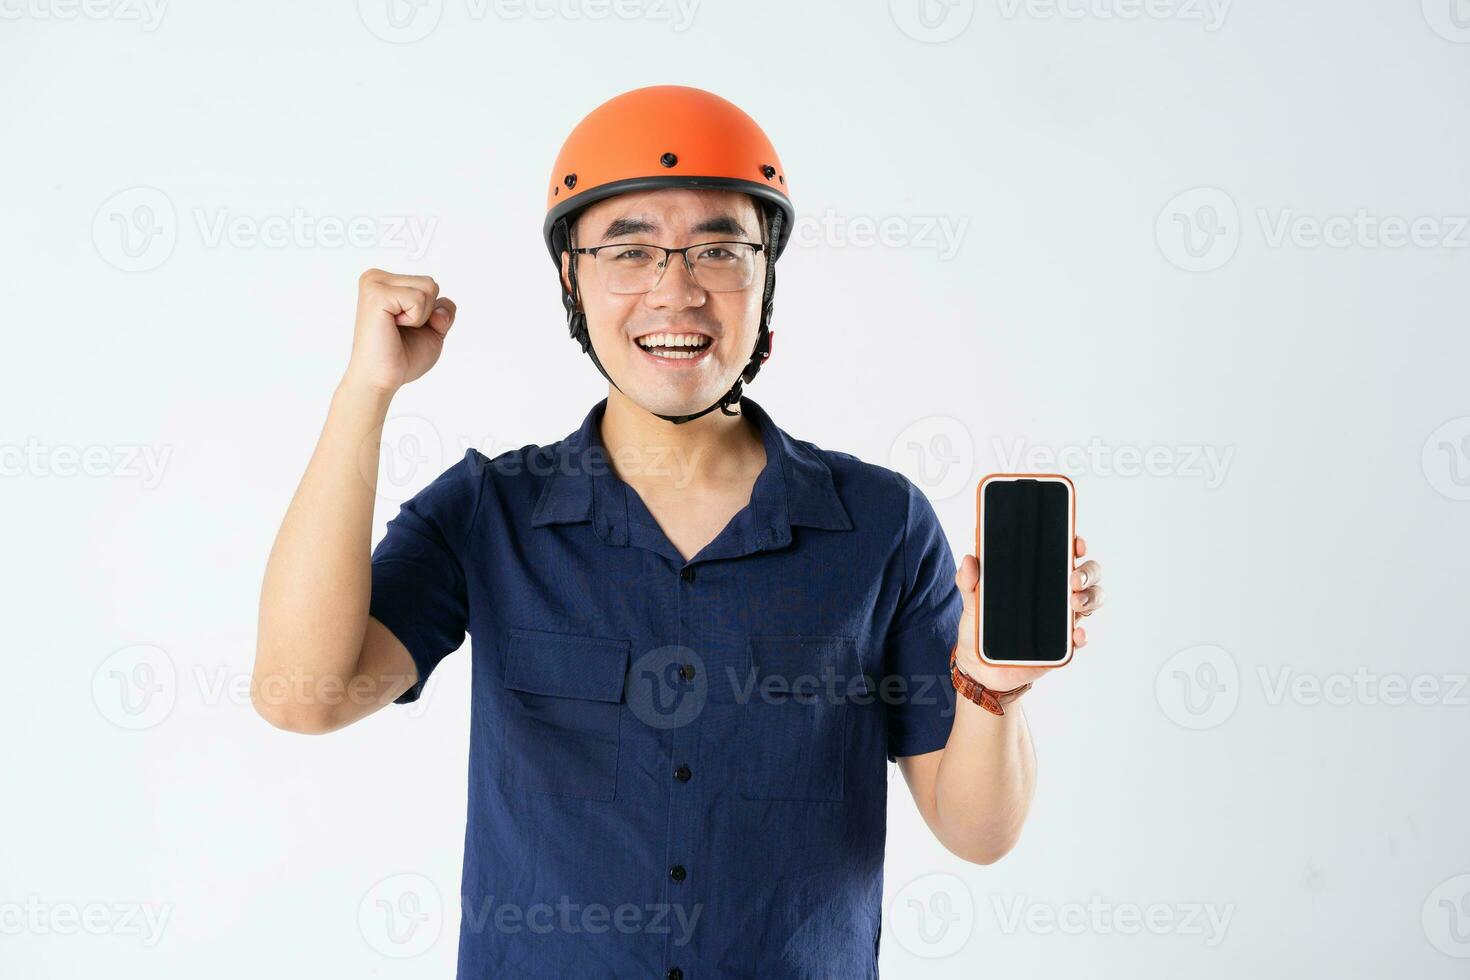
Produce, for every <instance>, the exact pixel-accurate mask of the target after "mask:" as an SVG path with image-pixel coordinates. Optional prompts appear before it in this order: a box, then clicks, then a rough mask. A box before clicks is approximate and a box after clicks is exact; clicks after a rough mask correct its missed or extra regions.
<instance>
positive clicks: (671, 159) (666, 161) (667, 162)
mask: <svg viewBox="0 0 1470 980" xmlns="http://www.w3.org/2000/svg"><path fill="white" fill-rule="evenodd" d="M658 162H659V163H661V164H663V165H664V166H665V167H672V166H673V165H674V164H676V163H678V162H679V158H678V157H676V156H674V155H673V154H672V153H665V154H664V155H663V156H661V157H659V158H658Z"/></svg>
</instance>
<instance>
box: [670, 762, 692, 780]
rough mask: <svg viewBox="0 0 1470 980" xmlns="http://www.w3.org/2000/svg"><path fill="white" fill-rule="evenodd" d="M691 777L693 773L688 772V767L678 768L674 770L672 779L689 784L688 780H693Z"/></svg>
mask: <svg viewBox="0 0 1470 980" xmlns="http://www.w3.org/2000/svg"><path fill="white" fill-rule="evenodd" d="M693 776H694V773H693V771H692V770H690V768H689V767H688V766H680V767H679V768H678V769H675V770H674V778H675V779H677V780H678V781H679V782H681V783H687V782H689V780H690V779H691V778H693Z"/></svg>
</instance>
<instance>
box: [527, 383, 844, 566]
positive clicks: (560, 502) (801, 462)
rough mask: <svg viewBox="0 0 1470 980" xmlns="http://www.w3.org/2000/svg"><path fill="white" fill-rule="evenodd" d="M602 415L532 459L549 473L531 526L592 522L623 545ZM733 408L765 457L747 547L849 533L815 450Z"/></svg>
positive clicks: (623, 519)
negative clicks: (814, 531)
mask: <svg viewBox="0 0 1470 980" xmlns="http://www.w3.org/2000/svg"><path fill="white" fill-rule="evenodd" d="M606 409H607V399H606V398H604V399H602V401H600V402H598V403H597V404H596V405H594V406H592V410H591V411H589V412H588V413H587V417H586V418H585V419H584V420H583V421H582V426H581V428H579V429H578V430H577V431H576V432H574V433H572V434H571V435H569V436H567V437H566V438H565V439H563V440H561V441H560V442H558V443H555V444H553V445H551V446H547V447H544V448H543V449H542V450H541V453H540V454H538V457H537V460H536V462H537V463H538V464H539V465H540V466H541V467H543V469H542V471H543V472H544V471H545V469H548V468H549V470H550V476H549V477H548V479H547V481H546V485H545V487H543V488H542V491H541V496H540V498H539V499H538V500H537V502H536V509H535V511H534V512H533V513H532V515H531V526H532V527H544V526H546V525H548V524H575V523H581V522H586V521H591V522H592V523H593V529H594V530H595V531H596V532H597V534H598V535H599V536H600V537H602V538H603V540H605V541H607V542H608V543H609V544H616V545H625V544H627V543H628V506H627V492H628V487H627V484H625V483H623V481H622V480H620V479H618V477H617V474H616V473H614V472H613V469H612V465H611V463H610V461H609V459H608V454H607V447H606V446H605V445H603V442H602V433H601V430H600V425H601V422H602V416H603V413H604V412H605V411H606ZM740 409H741V411H742V412H743V413H745V414H746V415H748V416H749V417H750V419H751V421H753V422H754V423H755V424H756V426H757V427H758V428H759V429H760V434H761V441H762V443H763V444H764V445H765V450H766V466H765V469H763V470H762V471H761V474H760V477H759V478H758V479H757V480H756V482H755V486H754V487H752V489H751V495H750V512H751V518H752V520H751V521H750V523H749V526H748V533H749V534H750V536H751V540H750V541H748V542H746V543H747V544H749V545H750V546H752V547H780V546H781V545H784V544H786V543H788V542H789V541H790V540H791V528H792V527H793V526H794V525H798V524H799V525H803V526H806V527H815V528H823V529H825V530H831V531H850V530H852V521H851V520H850V519H849V517H848V514H847V510H846V508H844V507H843V505H842V500H841V499H840V498H839V497H838V495H837V489H836V487H835V486H834V485H833V482H832V471H831V469H830V468H829V467H828V466H827V464H826V463H825V462H824V461H823V460H822V458H821V456H819V455H818V454H817V452H816V450H815V448H814V447H812V446H811V445H809V444H807V443H804V442H799V441H798V440H795V439H792V438H791V437H790V436H789V435H787V434H786V433H785V432H783V431H782V430H781V429H780V427H778V426H777V425H776V424H775V423H774V422H772V421H771V417H770V416H769V415H768V414H766V411H765V410H764V409H763V408H761V407H760V405H758V404H756V403H755V402H754V401H752V400H751V399H750V398H748V397H742V398H741V399H740ZM534 471H535V470H534V469H533V472H534ZM711 557H713V556H711Z"/></svg>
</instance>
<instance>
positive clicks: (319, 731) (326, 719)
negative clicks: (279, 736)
mask: <svg viewBox="0 0 1470 980" xmlns="http://www.w3.org/2000/svg"><path fill="white" fill-rule="evenodd" d="M270 687H271V685H269V684H265V683H262V682H261V680H260V679H259V678H256V679H255V680H254V681H252V683H251V685H250V705H251V707H253V708H254V709H255V713H256V714H257V715H259V716H260V717H261V718H263V719H265V721H266V723H267V724H269V725H270V726H271V727H272V728H278V729H280V730H281V731H283V732H291V733H293V734H296V735H325V734H326V733H327V732H330V731H335V730H336V729H337V728H338V727H339V726H338V724H337V719H336V717H335V716H334V713H333V712H332V710H331V706H330V705H325V704H310V703H302V702H298V701H295V700H292V699H290V698H289V697H277V696H274V695H272V694H271V693H270V691H269V688H270Z"/></svg>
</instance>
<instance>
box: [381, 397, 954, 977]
mask: <svg viewBox="0 0 1470 980" xmlns="http://www.w3.org/2000/svg"><path fill="white" fill-rule="evenodd" d="M740 404H741V409H742V411H743V412H744V413H745V414H746V415H747V416H748V417H749V418H750V419H751V420H752V421H753V422H755V423H756V424H757V426H758V427H759V429H760V433H761V438H762V440H763V442H764V445H765V451H766V464H765V467H764V469H763V470H762V471H761V473H760V475H759V477H758V478H757V479H756V481H755V485H754V487H753V488H752V492H751V498H750V502H749V504H747V505H746V506H745V507H744V508H743V509H742V510H740V512H739V513H737V514H736V515H735V516H734V517H733V518H732V519H731V520H730V522H729V524H728V525H726V527H725V528H724V529H723V530H722V531H721V532H720V533H719V535H718V536H717V537H716V538H715V539H714V540H713V541H711V542H710V543H709V544H708V545H706V546H705V547H704V549H703V550H701V551H700V552H699V554H697V555H696V556H695V557H694V558H693V559H692V560H690V561H685V560H684V559H683V558H682V557H681V556H680V555H679V553H678V551H677V550H676V549H675V548H674V547H673V545H672V544H670V543H669V541H668V539H667V538H666V537H665V535H664V533H663V531H662V530H661V529H660V528H659V526H658V523H657V522H656V521H655V520H654V518H653V516H652V514H651V513H650V512H649V510H648V508H647V507H646V506H645V505H644V504H643V502H642V499H641V498H640V497H639V496H638V494H637V492H636V491H634V490H633V489H632V488H631V487H630V486H628V484H626V483H624V482H623V481H622V480H621V479H619V478H618V477H617V475H616V474H615V472H614V470H613V468H612V465H611V460H610V459H609V457H608V454H607V452H606V449H605V447H604V445H603V442H602V437H601V432H600V422H601V419H602V415H603V411H604V410H605V408H606V405H607V402H606V400H605V399H604V400H603V401H602V402H599V403H598V404H597V405H595V406H594V407H593V408H592V410H591V411H590V412H589V413H588V415H587V418H586V420H585V421H584V422H583V424H582V426H581V428H580V429H579V430H578V431H577V432H575V433H573V434H571V435H569V436H568V437H567V438H566V439H563V440H561V441H560V442H558V443H554V444H552V445H549V446H534V445H532V446H525V447H522V448H520V449H517V450H512V451H510V452H507V453H504V454H502V455H500V456H497V457H496V458H495V459H487V458H486V457H485V456H484V455H482V454H481V453H479V452H477V451H476V450H473V449H471V450H469V451H468V452H466V453H465V456H464V458H463V459H462V460H460V461H459V462H457V463H455V464H454V465H453V466H452V467H450V468H449V469H448V470H447V471H445V472H444V473H443V474H442V475H441V476H439V477H438V478H437V479H435V480H434V482H433V483H432V484H430V485H429V486H428V487H426V488H425V489H424V490H422V491H421V492H420V493H419V494H418V495H416V496H415V497H413V499H411V500H409V501H408V502H407V503H405V504H404V505H403V506H402V508H401V510H400V512H399V513H398V515H397V516H396V517H394V519H393V520H392V521H390V522H389V524H388V530H387V535H386V536H385V537H384V538H383V540H382V541H381V542H380V543H379V544H378V546H377V548H376V549H375V550H374V552H373V557H372V604H371V610H370V611H371V614H372V616H373V617H374V618H376V619H378V620H379V621H380V622H382V623H383V624H384V625H385V626H386V627H387V628H388V629H390V630H391V631H392V632H393V633H394V635H396V636H397V637H398V638H399V639H400V640H401V641H402V642H403V644H404V646H405V647H407V648H408V651H409V653H410V654H411V655H412V656H413V660H414V663H415V664H416V665H417V666H418V673H419V679H418V682H417V683H416V684H415V685H414V687H413V688H411V689H410V690H409V691H408V692H406V693H405V694H404V695H403V696H402V697H400V698H399V699H398V700H399V702H400V703H402V702H408V701H413V700H415V699H417V698H418V696H419V694H420V692H421V691H422V689H423V685H424V683H425V682H426V681H427V680H428V678H429V676H430V675H431V673H432V671H433V669H434V667H435V665H436V664H438V663H439V661H440V660H442V659H443V658H444V657H445V656H447V655H448V654H450V653H452V652H453V651H454V650H456V649H457V648H459V647H460V646H461V644H462V643H463V641H464V637H465V633H466V632H468V633H469V634H470V635H471V636H472V637H473V643H472V654H471V656H472V658H473V663H472V682H471V684H472V687H473V692H472V697H471V715H472V717H471V723H470V739H471V744H470V765H469V783H470V785H469V812H468V815H467V828H466V835H465V855H464V872H463V882H462V887H461V906H462V913H463V915H462V920H461V927H460V941H459V976H460V977H461V978H481V977H515V978H537V977H546V978H554V980H566V978H582V977H618V978H626V977H660V978H667V977H673V978H676V980H677V978H683V980H702V978H713V977H761V978H766V980H769V978H778V977H835V978H843V980H854V978H862V977H876V976H877V973H878V966H877V959H878V940H879V931H880V921H881V914H882V911H881V910H882V890H883V848H884V833H885V817H886V798H887V793H888V779H887V764H886V760H889V759H893V758H895V757H897V756H907V755H918V754H921V753H925V752H932V751H934V750H936V749H940V748H943V747H944V744H945V742H946V740H947V739H948V737H949V731H950V727H951V723H952V721H953V718H954V704H955V701H954V690H953V688H952V686H951V685H950V683H949V680H948V677H949V672H948V662H949V652H950V650H951V649H952V648H953V646H954V644H955V639H956V635H957V633H958V628H959V618H960V610H961V605H962V603H961V599H960V593H959V589H958V588H957V587H956V585H955V582H954V575H955V563H954V556H953V554H952V552H951V551H950V548H949V544H948V542H947V541H946V539H945V536H944V533H943V531H942V529H941V528H940V525H939V521H938V519H937V518H936V516H935V514H934V510H933V508H932V506H931V505H930V504H929V502H928V500H927V499H925V497H924V496H923V494H921V493H920V492H919V490H918V489H917V488H916V487H915V486H914V484H913V483H912V482H911V481H909V480H908V479H907V478H906V477H904V476H903V475H901V474H899V473H896V472H894V471H892V470H889V469H886V468H884V467H881V466H875V465H872V464H869V463H865V462H862V461H861V460H859V459H857V458H856V457H854V456H851V455H848V454H847V453H841V452H834V451H830V450H823V449H818V448H817V447H816V446H814V445H812V444H811V443H809V442H803V441H800V440H797V439H793V438H792V437H790V436H788V435H787V434H786V433H785V432H784V431H782V430H781V429H779V428H778V427H777V426H776V425H775V424H774V423H773V422H772V421H771V419H770V417H769V416H768V415H767V414H766V413H765V412H764V411H763V410H762V409H761V408H760V406H759V405H757V404H756V403H755V402H753V401H751V400H750V399H749V398H744V399H742V400H741V403H740Z"/></svg>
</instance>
